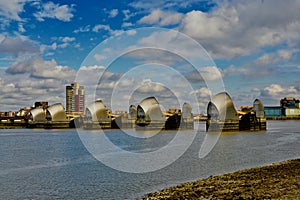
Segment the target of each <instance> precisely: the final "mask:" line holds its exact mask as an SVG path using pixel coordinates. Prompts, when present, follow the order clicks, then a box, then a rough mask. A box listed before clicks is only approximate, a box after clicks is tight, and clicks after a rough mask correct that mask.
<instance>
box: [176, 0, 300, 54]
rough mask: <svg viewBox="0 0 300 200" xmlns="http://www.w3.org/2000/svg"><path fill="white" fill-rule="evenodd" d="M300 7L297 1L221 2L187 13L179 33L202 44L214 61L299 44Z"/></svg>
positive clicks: (235, 0)
mask: <svg viewBox="0 0 300 200" xmlns="http://www.w3.org/2000/svg"><path fill="white" fill-rule="evenodd" d="M299 6H300V2H299V1H297V0H289V1H284V2H283V1H280V0H274V1H237V0H234V1H222V2H219V3H217V5H216V6H215V7H214V8H213V9H212V10H211V11H209V12H208V13H204V12H201V11H191V12H189V13H187V14H186V15H185V17H184V19H183V20H182V23H181V25H180V30H181V31H183V32H184V33H186V34H188V35H189V36H191V37H193V38H194V39H196V40H197V41H199V42H200V43H201V44H202V45H203V46H204V47H205V48H206V49H207V50H208V51H209V53H211V55H213V56H214V57H215V58H232V57H238V56H243V55H249V54H250V53H252V52H254V51H256V50H259V49H260V48H262V47H267V46H274V45H279V44H282V43H288V44H289V45H293V44H297V42H299V41H300V33H299V32H300V15H299V14H298V13H299V9H298V8H299ZM280 13H284V14H280Z"/></svg>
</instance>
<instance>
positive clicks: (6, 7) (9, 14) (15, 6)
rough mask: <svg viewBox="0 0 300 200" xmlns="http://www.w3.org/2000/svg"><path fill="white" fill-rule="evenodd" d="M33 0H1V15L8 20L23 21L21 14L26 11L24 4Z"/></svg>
mask: <svg viewBox="0 0 300 200" xmlns="http://www.w3.org/2000/svg"><path fill="white" fill-rule="evenodd" d="M30 1H31V0H1V1H0V16H2V17H4V18H5V19H8V20H16V21H22V19H21V17H20V16H19V14H20V13H22V12H23V11H24V5H25V4H26V3H27V2H30Z"/></svg>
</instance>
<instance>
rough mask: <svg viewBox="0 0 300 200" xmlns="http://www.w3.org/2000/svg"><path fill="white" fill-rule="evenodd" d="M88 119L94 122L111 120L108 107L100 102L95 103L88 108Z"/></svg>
mask: <svg viewBox="0 0 300 200" xmlns="http://www.w3.org/2000/svg"><path fill="white" fill-rule="evenodd" d="M85 110H86V112H85V113H86V117H87V118H88V119H90V120H92V121H95V122H96V121H104V120H109V116H108V114H107V111H106V106H105V105H104V103H103V102H102V101H101V100H100V101H95V102H93V103H91V104H89V105H88V106H87V107H86V109H85Z"/></svg>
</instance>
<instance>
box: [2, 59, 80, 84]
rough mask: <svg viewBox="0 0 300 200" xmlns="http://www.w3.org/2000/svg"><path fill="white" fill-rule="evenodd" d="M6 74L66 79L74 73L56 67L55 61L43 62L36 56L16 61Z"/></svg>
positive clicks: (67, 69) (64, 68) (61, 67)
mask: <svg viewBox="0 0 300 200" xmlns="http://www.w3.org/2000/svg"><path fill="white" fill-rule="evenodd" d="M6 72H7V73H8V74H12V75H14V74H29V75H30V76H31V77H35V78H43V79H66V80H70V79H72V78H73V77H74V75H75V71H74V70H73V69H71V68H69V67H66V66H59V65H57V63H56V61H55V60H50V61H45V60H43V59H41V58H40V57H38V56H35V57H32V58H29V59H27V60H21V61H16V62H15V63H13V64H12V65H11V66H10V67H9V68H8V69H7V70H6Z"/></svg>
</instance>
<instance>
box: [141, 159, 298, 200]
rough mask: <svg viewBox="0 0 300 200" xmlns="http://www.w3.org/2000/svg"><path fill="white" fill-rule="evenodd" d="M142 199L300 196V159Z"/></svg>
mask: <svg viewBox="0 0 300 200" xmlns="http://www.w3.org/2000/svg"><path fill="white" fill-rule="evenodd" d="M141 199H143V200H152V199H293V200H295V199H300V159H294V160H288V161H284V162H280V163H275V164H271V165H267V166H262V167H257V168H251V169H246V170H241V171H237V172H234V173H229V174H224V175H220V176H214V177H210V178H206V179H203V180H199V181H195V182H188V183H184V184H181V185H178V186H174V187H171V188H168V189H164V190H162V191H159V192H155V193H151V194H147V195H145V196H144V197H142V198H141Z"/></svg>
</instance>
